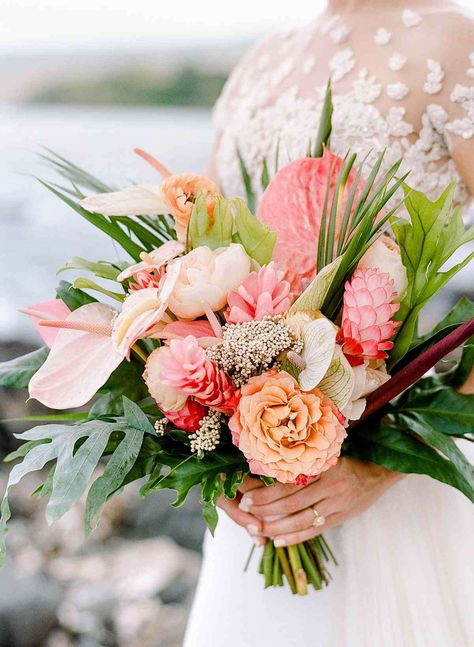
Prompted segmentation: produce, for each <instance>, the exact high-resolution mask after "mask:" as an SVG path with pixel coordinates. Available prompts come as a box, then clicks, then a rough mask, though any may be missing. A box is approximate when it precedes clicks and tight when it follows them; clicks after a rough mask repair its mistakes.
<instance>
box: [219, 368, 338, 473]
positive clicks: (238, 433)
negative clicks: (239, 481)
mask: <svg viewBox="0 0 474 647" xmlns="http://www.w3.org/2000/svg"><path fill="white" fill-rule="evenodd" d="M341 420H343V419H342V418H341V416H340V414H339V412H338V410H337V409H336V407H335V405H334V403H333V402H332V401H331V400H330V399H329V398H327V397H326V396H325V395H324V394H323V393H322V392H321V391H320V390H319V389H313V390H312V391H311V392H305V391H302V390H301V389H300V387H299V385H298V383H297V382H296V380H295V379H294V378H293V377H292V376H291V375H289V374H288V373H286V372H285V371H280V372H277V371H275V370H272V371H267V372H266V373H263V374H262V375H259V376H257V377H253V378H251V379H250V380H249V382H248V383H247V384H246V385H245V386H244V387H243V388H242V394H241V398H240V401H239V405H238V407H237V410H236V412H235V414H234V415H233V416H232V418H231V419H230V421H229V427H230V429H231V431H232V440H233V442H234V444H235V445H236V446H237V447H238V448H239V449H240V450H241V451H242V452H243V454H244V455H245V458H246V459H247V461H248V463H249V466H250V469H251V471H252V472H253V473H254V474H261V475H265V476H271V477H273V478H275V479H276V480H277V481H279V482H280V483H294V482H295V481H297V482H301V478H302V477H314V476H317V475H318V474H321V472H324V471H325V470H327V469H329V468H330V467H332V466H333V465H335V464H336V463H337V459H338V457H339V454H340V451H341V446H342V443H343V441H344V438H345V437H346V430H345V429H344V427H343V425H342V424H341Z"/></svg>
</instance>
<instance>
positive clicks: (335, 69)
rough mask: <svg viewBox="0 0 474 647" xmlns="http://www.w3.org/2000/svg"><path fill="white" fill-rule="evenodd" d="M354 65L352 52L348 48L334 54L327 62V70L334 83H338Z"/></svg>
mask: <svg viewBox="0 0 474 647" xmlns="http://www.w3.org/2000/svg"><path fill="white" fill-rule="evenodd" d="M354 65H355V60H354V52H353V51H352V49H351V48H350V47H347V48H346V49H343V50H341V51H340V52H337V53H336V54H334V56H333V57H332V58H331V60H330V61H329V70H330V71H331V77H332V80H333V81H334V83H336V82H337V81H340V80H341V79H342V78H344V77H345V76H346V74H348V73H349V72H350V71H351V70H352V68H353V67H354Z"/></svg>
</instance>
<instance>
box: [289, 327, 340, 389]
mask: <svg viewBox="0 0 474 647" xmlns="http://www.w3.org/2000/svg"><path fill="white" fill-rule="evenodd" d="M303 340H304V350H303V353H302V356H303V359H304V361H305V363H306V368H305V369H303V370H302V371H301V373H300V374H299V377H298V381H299V383H300V386H301V388H302V389H303V390H304V391H311V389H314V387H315V386H317V385H318V384H319V382H320V381H321V380H322V378H323V377H324V375H325V374H326V372H327V370H328V368H329V366H330V364H331V361H332V357H333V354H334V347H335V345H336V329H335V328H334V326H333V324H332V323H331V322H330V321H328V320H327V319H324V318H320V319H315V320H314V321H312V322H311V323H310V324H308V325H307V326H306V328H305V329H304V332H303Z"/></svg>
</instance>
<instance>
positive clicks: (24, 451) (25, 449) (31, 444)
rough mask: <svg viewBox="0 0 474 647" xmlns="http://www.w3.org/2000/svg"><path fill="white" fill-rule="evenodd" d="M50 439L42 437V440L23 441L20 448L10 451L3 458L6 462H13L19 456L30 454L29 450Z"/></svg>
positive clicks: (23, 456)
mask: <svg viewBox="0 0 474 647" xmlns="http://www.w3.org/2000/svg"><path fill="white" fill-rule="evenodd" d="M47 442H48V440H45V439H41V440H29V441H28V442H26V443H23V445H20V446H19V447H18V449H16V450H15V451H14V452H10V453H9V454H7V456H5V458H4V459H3V462H4V463H13V461H17V460H18V459H19V458H25V456H26V455H27V454H28V452H29V451H30V450H31V449H33V448H34V447H36V446H37V445H43V444H44V443H47Z"/></svg>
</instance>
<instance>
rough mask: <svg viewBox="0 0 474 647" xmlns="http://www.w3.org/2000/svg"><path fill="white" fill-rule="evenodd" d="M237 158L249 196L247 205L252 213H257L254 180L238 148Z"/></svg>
mask: <svg viewBox="0 0 474 647" xmlns="http://www.w3.org/2000/svg"><path fill="white" fill-rule="evenodd" d="M237 157H238V159H239V166H240V172H241V174H242V181H243V183H244V187H245V193H246V196H247V204H248V206H249V209H250V211H255V207H256V200H255V193H254V191H253V187H252V178H251V177H250V173H249V172H248V170H247V166H246V165H245V161H244V158H243V157H242V155H241V153H240V150H239V149H238V148H237Z"/></svg>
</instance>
